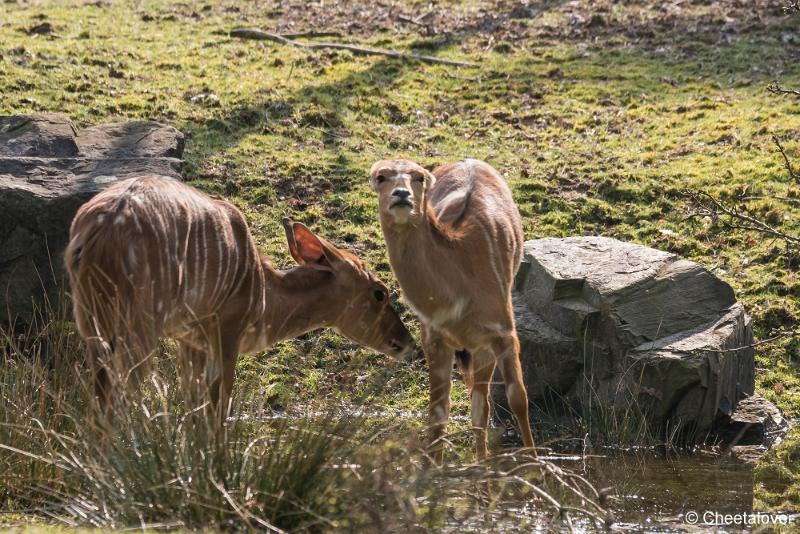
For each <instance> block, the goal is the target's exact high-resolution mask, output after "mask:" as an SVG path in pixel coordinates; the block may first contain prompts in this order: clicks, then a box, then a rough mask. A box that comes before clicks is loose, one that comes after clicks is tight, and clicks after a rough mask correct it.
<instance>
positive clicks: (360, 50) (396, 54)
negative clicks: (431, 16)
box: [230, 28, 479, 67]
mask: <svg viewBox="0 0 800 534" xmlns="http://www.w3.org/2000/svg"><path fill="white" fill-rule="evenodd" d="M230 36H231V37H238V38H240V39H255V40H259V41H273V42H275V43H280V44H284V45H289V46H295V47H297V48H305V49H307V50H320V49H333V50H349V51H350V52H353V53H355V54H365V55H371V56H385V57H393V58H397V59H403V60H406V61H421V62H423V63H435V64H439V65H451V66H455V67H477V66H479V65H478V64H477V63H470V62H467V61H458V60H454V59H443V58H439V57H434V56H423V55H420V54H413V53H410V52H400V51H398V50H386V49H383V48H367V47H363V46H357V45H353V44H346V43H301V42H300V41H295V40H293V39H288V38H286V37H284V36H282V35H278V34H277V33H270V32H265V31H263V30H257V29H253V28H236V29H234V30H231V32H230Z"/></svg>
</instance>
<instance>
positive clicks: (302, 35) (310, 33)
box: [280, 32, 342, 39]
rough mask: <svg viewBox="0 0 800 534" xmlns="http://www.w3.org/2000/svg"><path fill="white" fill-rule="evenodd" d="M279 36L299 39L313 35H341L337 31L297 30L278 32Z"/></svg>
mask: <svg viewBox="0 0 800 534" xmlns="http://www.w3.org/2000/svg"><path fill="white" fill-rule="evenodd" d="M280 35H281V37H285V38H286V39H299V38H301V37H305V38H308V39H311V38H314V37H341V36H342V34H341V33H339V32H297V33H282V34H280Z"/></svg>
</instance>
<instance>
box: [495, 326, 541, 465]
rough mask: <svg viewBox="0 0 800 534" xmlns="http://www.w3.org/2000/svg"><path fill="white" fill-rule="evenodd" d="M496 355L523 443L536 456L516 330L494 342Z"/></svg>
mask: <svg viewBox="0 0 800 534" xmlns="http://www.w3.org/2000/svg"><path fill="white" fill-rule="evenodd" d="M492 349H493V350H494V353H495V357H496V358H497V361H498V362H499V363H500V369H501V370H502V371H503V380H504V381H505V384H506V397H507V398H508V405H509V407H510V408H511V412H512V413H513V414H514V417H515V418H516V419H517V424H518V425H519V430H520V436H521V437H522V443H524V444H525V447H526V448H529V449H530V450H531V455H532V456H533V457H534V458H535V457H536V448H535V447H536V446H535V444H534V442H533V435H532V434H531V422H530V419H528V392H527V391H526V389H525V382H523V380H522V368H521V367H520V363H519V340H518V339H517V335H516V332H512V333H511V334H509V335H507V336H503V337H500V338H497V339H496V340H495V341H494V342H493V343H492Z"/></svg>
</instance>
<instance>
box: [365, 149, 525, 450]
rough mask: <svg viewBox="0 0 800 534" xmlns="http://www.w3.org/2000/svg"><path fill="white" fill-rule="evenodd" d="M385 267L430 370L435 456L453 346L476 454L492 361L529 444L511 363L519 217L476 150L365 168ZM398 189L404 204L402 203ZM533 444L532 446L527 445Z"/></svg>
mask: <svg viewBox="0 0 800 534" xmlns="http://www.w3.org/2000/svg"><path fill="white" fill-rule="evenodd" d="M370 180H371V183H372V186H373V188H374V189H375V190H376V191H377V192H378V194H379V205H380V220H381V228H382V229H383V234H384V237H385V238H386V243H387V247H388V250H389V258H390V261H391V265H392V270H393V271H394V273H395V275H396V276H397V279H398V281H399V282H400V286H401V288H402V290H403V294H404V298H405V299H406V300H407V301H408V302H409V304H410V305H411V306H412V307H413V308H414V310H415V311H416V312H417V313H418V315H419V317H420V321H421V322H422V326H423V348H424V350H425V354H426V357H427V360H428V363H429V372H430V380H431V405H430V418H431V448H432V452H433V454H434V457H435V458H436V459H437V460H440V459H441V454H442V453H441V441H442V436H443V434H444V430H445V425H446V424H447V418H448V414H449V410H450V398H449V397H450V379H451V377H450V374H451V369H452V365H453V356H454V354H455V351H462V350H463V351H466V353H467V354H468V357H466V356H465V357H463V358H462V357H460V358H459V360H461V367H462V372H464V374H465V382H466V383H467V385H468V386H469V388H470V395H471V398H472V417H473V427H474V430H475V438H476V454H477V456H478V458H479V459H480V458H483V457H485V455H486V426H487V424H488V416H489V385H490V382H491V380H492V376H493V374H494V369H495V366H496V365H497V364H499V365H500V367H501V370H502V371H503V376H504V380H505V382H506V392H507V395H508V398H509V403H510V406H511V408H512V410H513V412H514V415H515V416H516V418H517V420H518V423H519V425H520V429H521V435H522V438H523V441H524V443H525V446H526V447H533V438H532V436H531V432H530V423H529V421H528V401H527V394H526V391H525V386H524V384H523V382H522V372H521V369H520V363H519V341H518V340H517V336H516V329H515V325H514V313H513V308H512V303H511V285H512V283H513V280H514V275H515V274H516V271H517V269H518V267H519V263H520V261H521V259H522V246H523V236H522V221H521V218H520V216H519V212H518V210H517V207H516V205H515V204H514V200H513V198H512V196H511V191H510V190H509V188H508V185H507V184H506V183H505V180H503V178H502V177H501V176H500V175H499V174H498V173H497V171H495V170H494V169H493V168H492V167H490V166H489V165H487V164H486V163H483V162H480V161H476V160H466V161H463V162H457V163H450V164H447V165H443V166H441V167H439V168H437V169H435V170H434V171H433V173H430V172H428V171H427V170H425V169H423V168H422V167H420V166H419V165H417V164H415V163H413V162H411V161H407V160H385V161H379V162H377V163H375V164H374V165H373V167H372V170H371V171H370ZM398 194H401V196H402V195H406V196H407V198H408V199H409V200H410V201H411V203H412V204H413V207H407V206H406V207H403V206H402V205H401V202H400V200H399V199H400V198H401V196H398ZM534 454H535V452H534Z"/></svg>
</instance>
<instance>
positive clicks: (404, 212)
mask: <svg viewBox="0 0 800 534" xmlns="http://www.w3.org/2000/svg"><path fill="white" fill-rule="evenodd" d="M369 177H370V184H371V185H372V189H373V190H374V191H375V192H376V193H378V204H379V212H380V217H381V222H383V223H390V224H397V225H405V224H409V223H411V224H417V223H418V222H419V221H420V220H421V219H422V217H424V215H425V207H426V203H427V195H428V191H429V190H430V188H431V187H432V186H433V184H434V182H435V181H436V178H434V176H433V174H431V173H430V172H428V171H427V170H425V169H423V168H422V167H420V166H419V165H417V164H416V163H414V162H413V161H409V160H406V159H391V160H382V161H378V162H377V163H375V164H374V165H373V166H372V169H371V170H370V172H369Z"/></svg>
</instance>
